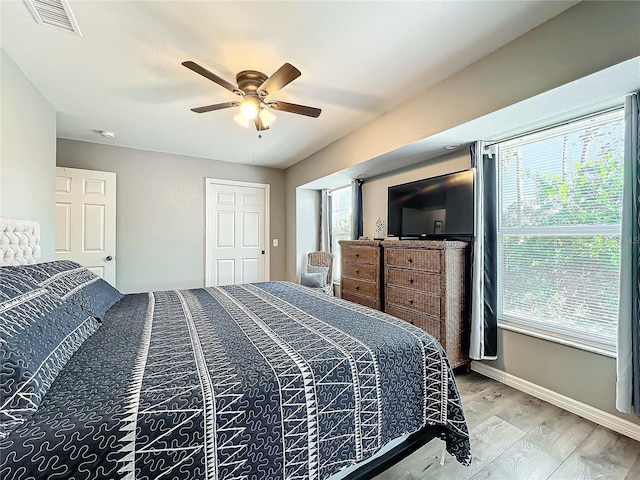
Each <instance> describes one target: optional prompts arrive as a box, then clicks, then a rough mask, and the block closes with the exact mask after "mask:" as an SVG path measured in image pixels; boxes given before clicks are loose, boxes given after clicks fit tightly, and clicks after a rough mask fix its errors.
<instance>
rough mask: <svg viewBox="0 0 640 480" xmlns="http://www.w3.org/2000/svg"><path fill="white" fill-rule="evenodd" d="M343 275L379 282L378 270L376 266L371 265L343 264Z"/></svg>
mask: <svg viewBox="0 0 640 480" xmlns="http://www.w3.org/2000/svg"><path fill="white" fill-rule="evenodd" d="M342 265H343V266H342V275H343V276H344V277H351V278H357V279H359V280H370V281H372V282H375V281H377V279H378V277H377V275H376V273H377V269H376V266H375V265H371V264H369V263H354V262H344V263H343V264H342Z"/></svg>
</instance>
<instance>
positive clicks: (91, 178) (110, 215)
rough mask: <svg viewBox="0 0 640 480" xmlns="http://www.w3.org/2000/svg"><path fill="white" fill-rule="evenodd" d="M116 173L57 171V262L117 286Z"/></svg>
mask: <svg viewBox="0 0 640 480" xmlns="http://www.w3.org/2000/svg"><path fill="white" fill-rule="evenodd" d="M115 258H116V174H115V173H111V172H98V171H93V170H80V169H78V168H66V167H57V168H56V259H58V260H73V261H74V262H78V263H79V264H80V265H83V266H85V267H87V268H88V269H89V270H91V271H92V272H94V273H95V274H97V275H99V276H100V277H102V278H104V279H105V280H106V281H107V282H109V283H110V284H111V285H113V286H115V285H116V262H115Z"/></svg>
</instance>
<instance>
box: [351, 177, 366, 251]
mask: <svg viewBox="0 0 640 480" xmlns="http://www.w3.org/2000/svg"><path fill="white" fill-rule="evenodd" d="M363 183H364V180H360V179H357V178H356V179H355V180H353V182H351V195H352V205H353V217H352V220H351V238H352V239H353V240H358V239H359V238H360V237H361V236H362V235H363V232H364V228H363V226H362V184H363Z"/></svg>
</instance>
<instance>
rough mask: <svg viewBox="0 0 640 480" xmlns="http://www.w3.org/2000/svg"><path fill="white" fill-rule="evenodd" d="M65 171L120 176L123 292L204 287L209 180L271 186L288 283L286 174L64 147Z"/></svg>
mask: <svg viewBox="0 0 640 480" xmlns="http://www.w3.org/2000/svg"><path fill="white" fill-rule="evenodd" d="M57 163H58V166H61V167H74V168H85V169H88V170H102V171H107V172H115V173H116V174H117V201H116V202H117V208H116V210H117V233H116V235H117V242H116V243H117V245H116V248H117V255H116V261H117V264H116V267H117V279H116V284H117V287H118V289H120V290H121V291H123V292H127V293H130V292H141V291H149V290H161V289H174V288H194V287H202V286H203V285H204V269H205V265H204V248H205V244H204V242H205V232H204V222H205V178H207V177H211V178H220V179H225V180H240V181H245V182H256V183H268V184H269V185H271V198H270V207H271V211H270V222H271V223H270V235H271V238H277V239H278V240H279V246H278V247H272V246H271V242H269V244H270V247H269V248H270V255H271V258H270V263H271V279H272V280H282V279H284V261H285V257H284V251H285V241H284V172H283V171H282V170H277V169H273V168H264V167H256V166H251V165H241V164H235V163H227V162H220V161H215V160H208V159H203V158H194V157H187V156H182V155H172V154H166V153H156V152H149V151H144V150H135V149H131V148H122V147H112V146H109V145H101V144H95V143H86V142H78V141H73V140H63V139H59V140H58V159H57Z"/></svg>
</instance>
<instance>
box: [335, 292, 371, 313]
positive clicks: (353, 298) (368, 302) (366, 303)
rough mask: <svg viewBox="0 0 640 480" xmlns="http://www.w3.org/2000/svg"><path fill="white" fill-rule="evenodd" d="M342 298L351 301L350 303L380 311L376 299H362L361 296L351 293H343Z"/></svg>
mask: <svg viewBox="0 0 640 480" xmlns="http://www.w3.org/2000/svg"><path fill="white" fill-rule="evenodd" d="M342 298H343V299H344V300H349V301H350V302H354V303H359V304H360V305H364V306H365V307H369V308H374V309H376V310H380V305H379V303H378V301H377V300H376V299H375V298H371V297H361V296H360V295H355V294H353V293H350V292H342Z"/></svg>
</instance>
